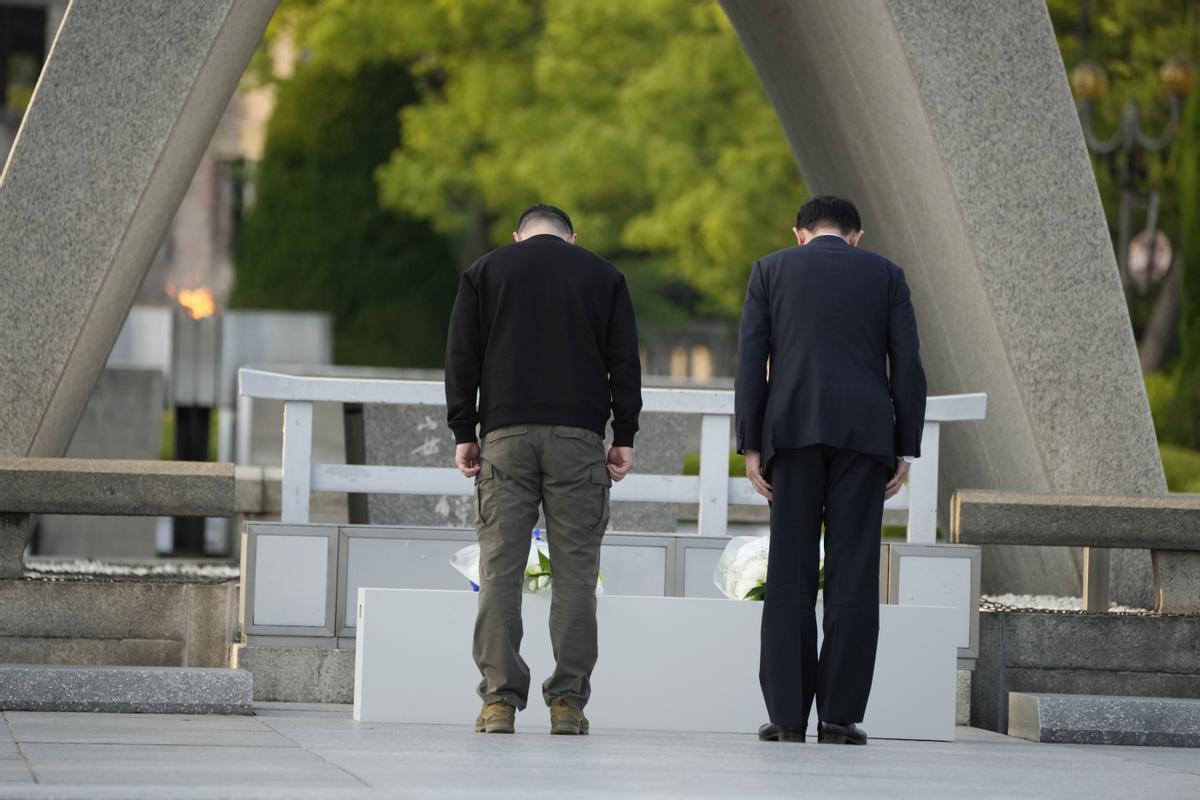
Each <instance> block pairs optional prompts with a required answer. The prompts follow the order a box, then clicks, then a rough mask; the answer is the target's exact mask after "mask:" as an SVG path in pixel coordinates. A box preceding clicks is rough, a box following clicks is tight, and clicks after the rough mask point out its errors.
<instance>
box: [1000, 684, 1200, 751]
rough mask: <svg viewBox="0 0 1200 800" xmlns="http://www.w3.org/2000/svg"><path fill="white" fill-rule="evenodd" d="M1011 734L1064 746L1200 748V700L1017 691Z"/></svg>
mask: <svg viewBox="0 0 1200 800" xmlns="http://www.w3.org/2000/svg"><path fill="white" fill-rule="evenodd" d="M1008 735H1009V736H1017V737H1020V738H1022V739H1028V740H1030V741H1032V742H1055V743H1059V744H1116V745H1144V746H1148V747H1200V700H1177V699H1172V698H1164V697H1103V696H1096V695H1070V694H1029V693H1025V692H1012V693H1010V694H1009V696H1008Z"/></svg>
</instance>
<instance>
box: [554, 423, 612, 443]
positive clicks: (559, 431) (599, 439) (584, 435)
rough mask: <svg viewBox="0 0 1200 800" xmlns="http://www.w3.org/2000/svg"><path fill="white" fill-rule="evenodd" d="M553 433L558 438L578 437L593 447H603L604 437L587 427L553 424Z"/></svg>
mask: <svg viewBox="0 0 1200 800" xmlns="http://www.w3.org/2000/svg"><path fill="white" fill-rule="evenodd" d="M553 431H554V435H555V436H557V437H558V438H560V439H580V440H581V441H584V442H587V443H588V444H590V445H592V446H593V447H600V448H603V447H604V437H603V436H601V435H600V434H598V433H596V432H595V431H589V430H588V429H587V428H576V427H574V426H571V425H555V426H554V429H553Z"/></svg>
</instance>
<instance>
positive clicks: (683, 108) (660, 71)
mask: <svg viewBox="0 0 1200 800" xmlns="http://www.w3.org/2000/svg"><path fill="white" fill-rule="evenodd" d="M277 25H278V26H279V29H284V30H288V31H289V33H290V35H292V36H294V37H295V38H296V40H297V41H298V43H299V44H300V46H301V47H302V48H303V49H304V50H305V52H306V55H307V58H309V59H310V61H311V63H312V64H314V65H317V64H322V65H327V66H328V67H329V68H330V69H333V70H338V71H342V72H346V73H352V72H354V71H356V70H358V69H361V68H362V67H363V65H365V64H370V63H380V62H390V63H396V62H399V63H403V64H406V65H407V66H408V67H409V69H410V70H411V71H412V74H413V76H414V79H415V81H416V86H417V87H418V91H419V101H418V102H414V103H412V104H409V105H407V106H405V107H404V109H403V111H402V112H401V114H400V127H401V129H402V130H403V137H402V139H401V141H400V143H399V146H398V147H397V148H396V149H395V151H394V152H393V153H392V154H391V157H390V158H389V159H388V160H387V162H386V164H384V165H383V166H382V167H381V168H380V169H379V171H378V173H377V179H378V184H379V191H380V197H381V200H382V202H383V204H385V205H386V206H387V207H388V208H391V209H394V210H396V211H398V212H401V213H404V214H409V215H413V216H415V217H418V218H420V219H424V220H428V221H429V222H430V223H431V224H432V225H433V226H434V227H435V228H436V229H437V230H438V231H439V232H442V233H444V234H446V235H448V236H450V237H452V238H453V239H454V240H455V241H457V242H460V243H461V245H460V259H459V261H460V264H462V263H469V261H470V260H471V259H473V258H474V257H475V256H477V255H479V254H480V253H482V252H484V251H486V250H487V249H490V248H491V247H495V246H497V245H499V244H502V243H504V242H506V241H508V236H509V233H510V232H511V230H512V225H513V221H514V220H515V218H516V217H517V215H518V214H519V213H520V211H521V210H522V209H523V208H525V207H527V206H529V205H531V204H533V203H535V202H543V201H544V202H551V203H554V204H557V205H561V206H563V207H564V208H566V209H568V211H569V212H570V213H571V215H572V217H573V218H574V220H575V222H576V227H577V229H578V232H579V235H580V243H581V244H584V245H585V246H588V247H589V248H591V249H593V250H596V251H597V252H599V253H601V254H603V255H605V256H608V257H610V258H613V259H614V260H616V261H617V262H618V263H619V265H620V266H621V267H622V268H623V269H624V270H625V271H626V272H627V274H629V276H630V280H631V282H632V283H634V285H635V289H636V290H638V291H636V295H637V296H638V297H639V298H640V302H641V305H642V308H641V309H640V310H641V311H643V312H645V311H647V310H650V311H652V313H650V314H643V316H645V317H647V318H653V319H657V320H666V321H668V322H670V321H673V320H674V321H678V320H679V319H680V316H679V315H680V313H681V312H683V313H688V312H693V311H696V312H700V313H709V314H717V315H724V316H733V315H735V314H736V313H737V312H738V311H739V310H740V307H741V301H742V298H743V293H744V291H745V276H746V274H747V272H748V270H749V265H750V263H751V262H752V260H753V259H754V258H755V257H757V256H758V255H761V254H762V253H764V252H769V251H771V250H775V249H778V248H779V247H783V246H786V245H787V244H788V242H789V236H790V234H789V231H788V228H789V227H790V220H791V219H792V217H793V215H794V214H795V209H796V208H797V206H798V204H799V203H800V202H802V201H803V199H804V197H805V195H806V190H805V188H804V185H803V183H802V181H801V179H800V177H799V173H798V170H797V168H796V166H795V162H794V160H793V158H792V155H791V152H790V150H789V148H788V145H787V142H786V140H785V138H784V136H783V133H782V130H781V128H780V126H779V123H778V121H777V120H776V118H775V115H774V113H773V111H772V109H771V106H770V104H769V102H768V101H767V99H766V96H765V94H764V93H763V91H762V89H761V87H760V85H759V83H758V80H757V78H756V76H755V75H754V72H753V69H752V68H751V66H750V64H749V63H748V61H747V60H746V58H745V56H744V55H743V54H742V52H741V49H740V45H739V44H738V41H737V37H736V35H735V34H734V32H733V30H732V28H731V26H730V24H729V22H728V20H727V19H726V18H725V16H724V14H723V12H722V11H721V9H720V7H719V6H718V5H717V3H716V2H713V1H712V0H606V1H605V2H603V3H596V2H591V1H590V0H536V1H534V2H524V1H522V0H323V2H319V3H315V2H299V3H292V4H285V6H284V8H283V10H282V13H281V15H280V16H279V18H278V21H277ZM648 304H649V305H651V306H652V308H650V309H647V308H646V306H647V305H648Z"/></svg>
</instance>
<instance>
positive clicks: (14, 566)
mask: <svg viewBox="0 0 1200 800" xmlns="http://www.w3.org/2000/svg"><path fill="white" fill-rule="evenodd" d="M30 530H31V525H30V519H29V515H28V514H0V579H5V578H19V577H21V575H22V573H23V572H24V570H25V561H24V556H25V547H26V545H28V544H29V533H30Z"/></svg>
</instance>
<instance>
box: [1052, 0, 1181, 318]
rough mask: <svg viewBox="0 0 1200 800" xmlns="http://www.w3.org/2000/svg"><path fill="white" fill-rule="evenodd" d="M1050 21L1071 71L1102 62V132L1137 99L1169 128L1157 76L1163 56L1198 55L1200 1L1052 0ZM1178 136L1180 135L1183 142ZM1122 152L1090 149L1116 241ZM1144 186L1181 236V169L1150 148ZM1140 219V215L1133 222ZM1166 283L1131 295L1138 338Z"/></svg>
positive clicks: (1097, 123) (1174, 234)
mask: <svg viewBox="0 0 1200 800" xmlns="http://www.w3.org/2000/svg"><path fill="white" fill-rule="evenodd" d="M1047 5H1048V7H1049V11H1050V17H1051V20H1052V21H1053V23H1054V28H1055V31H1056V34H1057V36H1058V43H1059V47H1060V49H1061V50H1062V56H1063V62H1064V64H1065V66H1066V68H1067V69H1068V70H1071V69H1073V68H1074V67H1075V66H1076V65H1078V64H1079V63H1081V62H1083V61H1090V62H1093V63H1095V64H1098V65H1099V66H1100V67H1102V68H1103V69H1104V71H1105V73H1106V74H1107V75H1108V79H1109V88H1108V92H1107V94H1106V95H1105V96H1104V97H1103V98H1102V99H1101V100H1100V101H1099V102H1098V103H1097V104H1096V107H1095V112H1094V119H1093V127H1094V129H1095V131H1096V133H1097V134H1098V135H1099V136H1101V137H1102V138H1107V137H1109V136H1112V135H1115V134H1116V132H1117V131H1118V129H1119V125H1120V122H1121V115H1122V113H1123V112H1124V109H1125V106H1126V104H1127V102H1128V101H1129V100H1130V99H1131V98H1132V99H1133V100H1135V101H1136V102H1137V104H1138V107H1139V109H1140V112H1141V118H1142V125H1143V127H1144V129H1145V130H1146V131H1147V132H1148V133H1149V134H1151V135H1154V136H1157V135H1159V134H1160V133H1161V132H1163V131H1164V130H1166V129H1167V126H1168V121H1169V118H1170V97H1169V94H1168V93H1167V91H1166V90H1165V89H1164V88H1163V85H1162V82H1161V81H1160V79H1159V69H1160V67H1161V66H1162V65H1163V62H1164V61H1166V60H1167V59H1168V58H1170V57H1172V56H1175V55H1183V56H1185V57H1188V58H1190V59H1191V60H1192V61H1193V62H1194V61H1196V60H1197V58H1200V50H1198V45H1200V39H1198V36H1197V34H1198V29H1197V17H1198V15H1200V2H1196V0H1157V1H1156V2H1148V1H1147V0H1048V3H1047ZM1178 141H1179V140H1178V139H1177V142H1178ZM1122 157H1123V156H1121V155H1120V154H1117V155H1113V156H1097V155H1094V154H1093V155H1092V162H1093V167H1094V171H1095V175H1096V184H1097V186H1098V187H1099V190H1100V196H1101V199H1102V200H1103V202H1104V208H1105V213H1106V215H1107V217H1108V220H1109V227H1110V230H1111V232H1112V237H1113V241H1114V243H1115V242H1116V241H1117V221H1118V209H1119V207H1120V193H1121V187H1120V186H1119V185H1118V183H1117V179H1116V177H1115V173H1116V171H1117V170H1116V169H1115V166H1116V164H1117V162H1118V160H1119V159H1121V158H1122ZM1134 172H1135V173H1136V174H1138V175H1139V184H1140V185H1139V190H1141V191H1150V190H1156V191H1157V192H1158V196H1159V201H1160V205H1159V211H1158V225H1157V227H1158V228H1160V229H1161V230H1163V231H1165V232H1167V234H1168V235H1169V236H1171V238H1172V240H1173V241H1174V242H1176V243H1178V242H1179V240H1180V236H1181V234H1182V230H1181V227H1180V226H1181V224H1182V221H1181V219H1180V208H1179V202H1180V198H1181V190H1182V186H1181V185H1180V184H1179V180H1178V179H1179V173H1178V171H1177V170H1176V169H1174V168H1173V166H1172V163H1171V162H1170V160H1169V157H1168V156H1167V155H1165V154H1159V155H1156V154H1146V155H1145V156H1144V157H1143V158H1141V159H1140V161H1139V162H1138V163H1137V164H1136V165H1135V166H1134ZM1141 224H1142V220H1141V218H1140V217H1137V218H1135V228H1138V229H1140V226H1141ZM1172 290H1173V287H1172V286H1171V285H1170V283H1169V282H1163V283H1161V284H1159V286H1158V287H1157V288H1155V289H1152V290H1151V291H1149V292H1146V293H1134V294H1133V295H1131V297H1130V316H1131V318H1132V321H1133V326H1134V331H1135V334H1137V335H1138V336H1139V338H1140V336H1141V333H1142V331H1143V328H1144V327H1145V325H1146V323H1147V322H1148V321H1149V319H1150V317H1151V314H1152V313H1153V311H1154V308H1155V306H1156V305H1157V304H1158V302H1159V300H1160V296H1161V295H1162V293H1163V292H1164V291H1172Z"/></svg>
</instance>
